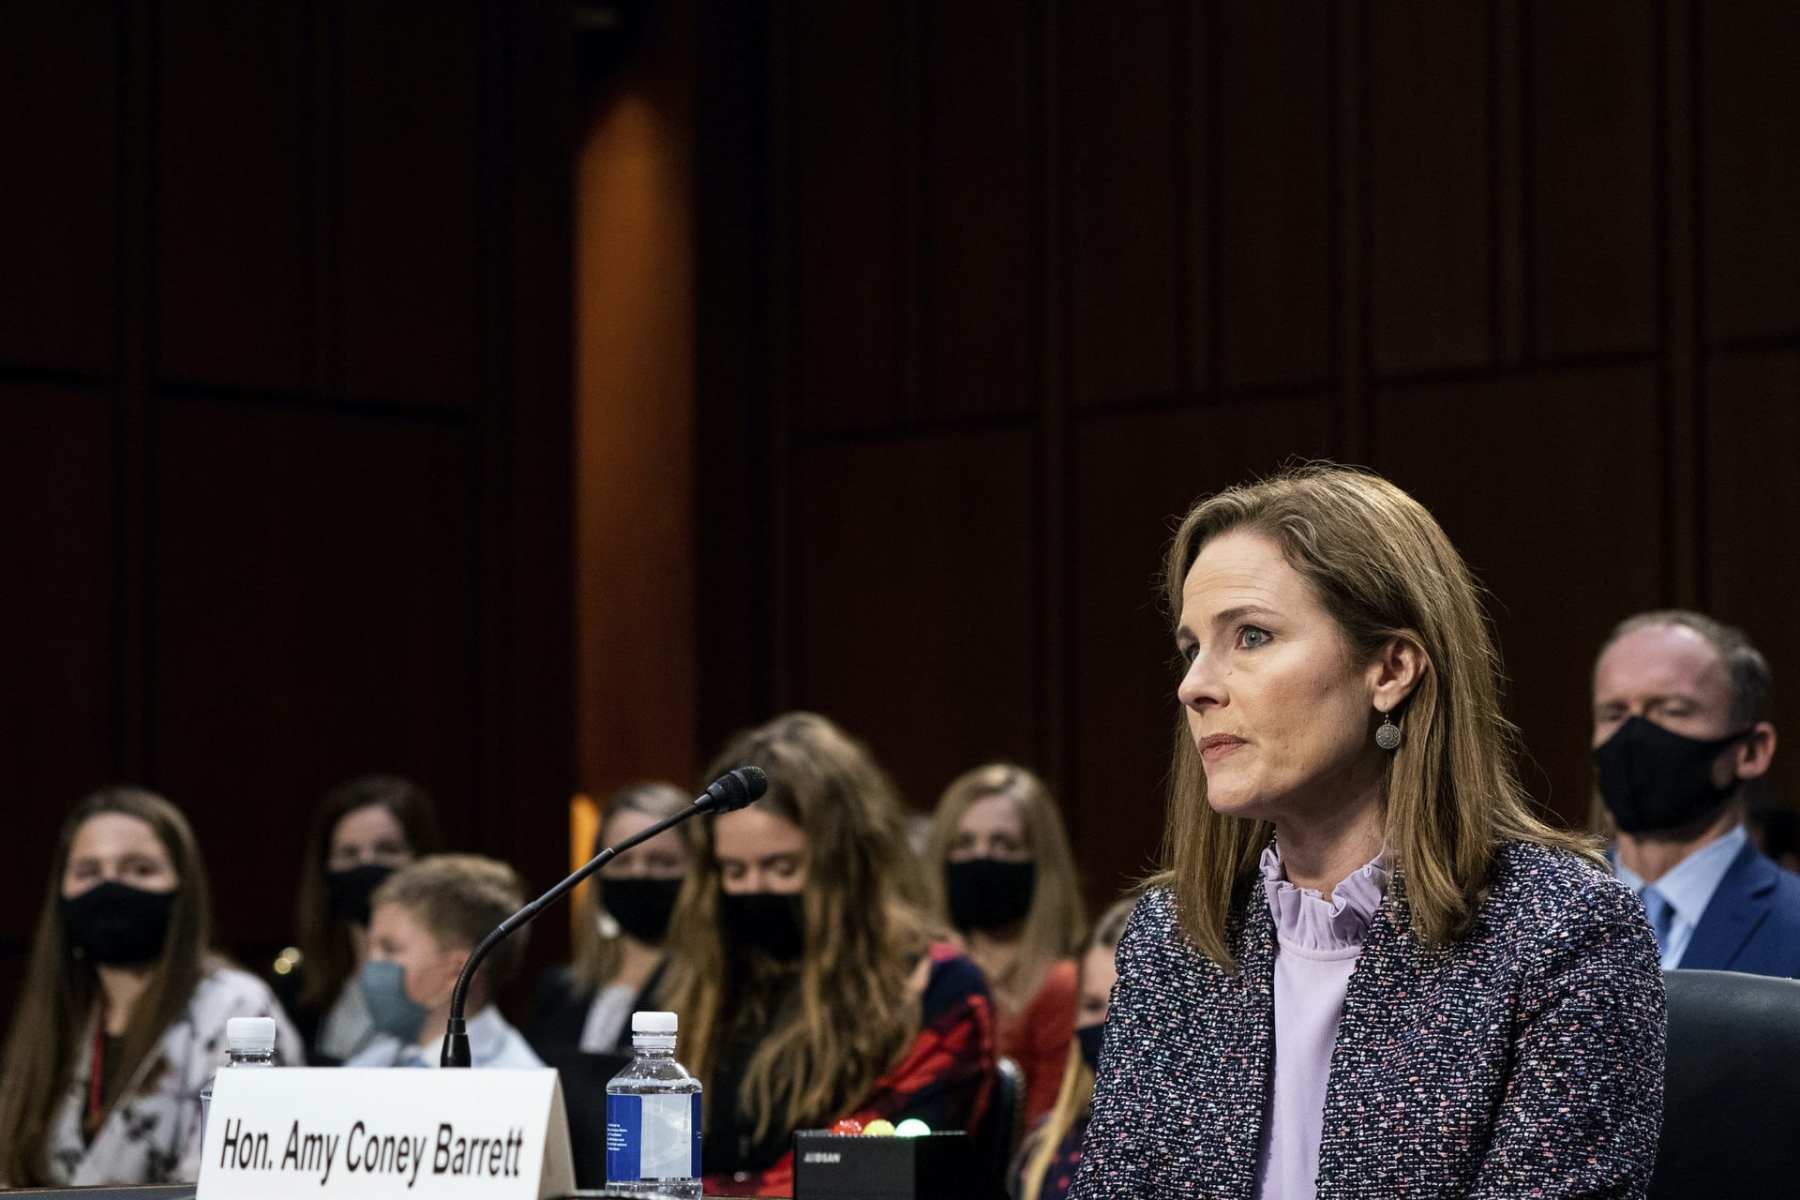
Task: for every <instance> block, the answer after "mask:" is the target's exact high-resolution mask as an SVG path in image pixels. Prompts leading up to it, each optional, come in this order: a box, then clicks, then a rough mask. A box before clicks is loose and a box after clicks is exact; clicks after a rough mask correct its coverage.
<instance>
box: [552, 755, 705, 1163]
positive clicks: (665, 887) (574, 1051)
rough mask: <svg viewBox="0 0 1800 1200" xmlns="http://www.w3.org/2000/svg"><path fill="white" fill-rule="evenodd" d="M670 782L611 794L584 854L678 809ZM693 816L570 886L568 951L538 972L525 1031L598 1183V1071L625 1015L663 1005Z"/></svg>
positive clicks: (623, 1038) (601, 1126) (622, 1039)
mask: <svg viewBox="0 0 1800 1200" xmlns="http://www.w3.org/2000/svg"><path fill="white" fill-rule="evenodd" d="M689 803H691V798H690V797H689V796H688V795H687V794H686V793H685V792H683V791H681V789H679V788H677V787H676V786H675V785H674V784H670V783H660V782H653V783H637V784H632V785H630V786H628V787H625V788H623V789H621V790H620V791H618V792H617V793H615V794H614V795H613V797H612V799H611V800H610V801H609V802H608V803H607V805H606V808H605V810H604V812H603V814H602V815H601V819H600V822H599V827H598V828H597V829H596V830H595V833H594V840H593V844H592V845H591V846H588V847H584V849H585V850H586V852H587V854H588V856H589V857H592V856H593V855H595V854H598V853H599V852H600V851H601V850H602V849H603V848H605V847H606V846H610V845H615V844H617V843H618V842H621V841H623V840H625V839H626V838H628V837H630V836H632V835H633V834H635V833H638V832H641V831H642V830H644V829H646V828H648V827H649V826H651V825H653V824H655V823H656V822H657V821H660V820H662V819H663V818H664V817H669V816H673V815H674V814H675V813H677V812H679V811H680V810H682V809H684V808H686V807H687V806H688V805H689ZM692 838H693V825H692V823H691V822H690V823H688V824H685V825H681V826H678V827H677V828H675V829H673V830H671V831H670V832H669V833H668V834H666V835H664V836H662V837H658V838H653V839H651V840H650V841H648V842H646V843H644V844H643V845H642V846H639V847H638V848H637V849H635V850H630V851H627V852H626V853H624V854H621V855H620V856H619V857H617V858H615V859H613V861H612V862H610V863H608V864H607V865H606V867H605V868H604V869H602V870H601V871H600V873H599V874H597V875H595V876H594V877H593V878H592V880H591V881H590V882H589V883H588V884H587V885H586V887H585V890H584V891H582V892H577V893H576V908H575V912H576V914H577V915H576V918H575V920H576V925H575V936H574V949H575V953H574V959H573V961H572V962H570V963H567V964H564V965H559V966H555V967H552V968H551V969H550V970H549V971H546V972H545V973H544V975H543V977H542V978H541V979H540V980H539V981H538V986H537V998H536V1001H535V1003H534V1004H533V1005H532V1010H531V1019H530V1020H529V1021H527V1022H526V1024H525V1026H524V1033H525V1038H526V1040H527V1041H528V1042H530V1043H531V1048H532V1049H533V1050H535V1051H537V1054H538V1057H539V1058H542V1059H543V1060H544V1061H545V1062H546V1063H548V1064H550V1065H551V1066H553V1067H555V1068H557V1069H558V1070H560V1071H561V1072H563V1097H564V1100H565V1101H566V1102H567V1104H568V1108H569V1128H570V1130H571V1132H572V1135H573V1136H572V1140H571V1149H572V1150H573V1151H574V1158H575V1181H576V1182H577V1183H578V1184H580V1185H581V1186H582V1187H584V1188H585V1187H592V1188H598V1187H602V1186H604V1185H605V1183H606V1153H605V1152H606V1146H605V1131H606V1111H605V1105H606V1096H605V1088H604V1086H597V1085H602V1084H604V1081H605V1080H606V1079H609V1078H611V1077H612V1076H613V1075H615V1074H617V1073H618V1071H619V1069H620V1067H621V1066H622V1065H623V1060H624V1059H625V1057H626V1056H628V1055H629V1053H630V1050H631V1014H632V1013H634V1012H637V1011H638V1010H640V1009H657V1008H660V1007H662V1006H661V1004H660V1003H658V1002H656V1001H655V1000H654V999H653V997H654V995H655V992H656V989H657V986H658V984H659V983H660V981H661V979H662V977H663V971H664V964H665V963H666V961H667V959H666V951H665V945H666V941H667V935H668V929H669V921H670V918H671V917H672V916H673V914H674V911H675V902H676V900H677V898H678V897H679V896H680V895H681V887H682V881H683V880H684V879H686V878H687V875H688V872H689V869H690V868H691V867H692V865H693V861H694V848H693V842H692Z"/></svg>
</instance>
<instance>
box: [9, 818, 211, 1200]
mask: <svg viewBox="0 0 1800 1200" xmlns="http://www.w3.org/2000/svg"><path fill="white" fill-rule="evenodd" d="M103 813H122V814H124V815H125V816H128V817H136V818H137V819H138V820H140V821H143V822H144V823H145V824H146V825H148V826H150V828H151V830H152V831H153V832H154V833H155V834H156V840H157V841H159V842H161V843H162V846H163V850H164V851H165V852H166V853H167V854H168V856H169V862H170V865H171V866H173V868H174V870H175V878H176V880H177V883H176V886H175V900H174V903H173V904H172V905H171V907H170V911H169V929H168V933H167V935H166V937H165V940H164V942H163V950H162V955H161V957H159V958H158V959H157V961H156V965H155V966H154V967H153V968H152V970H151V975H150V983H149V986H148V987H147V988H145V990H144V992H143V994H142V995H141V996H140V997H139V998H138V1001H137V1004H136V1006H135V1007H134V1008H133V1009H132V1011H131V1021H130V1023H129V1024H128V1025H127V1026H126V1029H125V1034H124V1037H123V1039H122V1041H121V1044H120V1051H119V1065H118V1069H117V1070H115V1071H113V1072H112V1081H111V1083H110V1084H109V1085H108V1087H107V1089H106V1092H105V1093H104V1094H103V1096H102V1097H101V1104H102V1108H101V1113H102V1115H101V1120H102V1121H104V1120H105V1117H106V1114H110V1113H111V1112H112V1110H113V1106H114V1105H116V1104H117V1103H118V1101H119V1098H120V1096H121V1095H122V1094H123V1093H124V1091H125V1089H126V1088H127V1087H128V1086H129V1085H130V1084H131V1083H132V1082H133V1080H134V1079H135V1077H136V1076H137V1074H138V1068H139V1067H140V1066H141V1065H142V1064H143V1062H144V1059H145V1058H146V1057H147V1056H148V1055H149V1054H150V1053H151V1052H152V1051H153V1050H154V1049H155V1048H156V1044H157V1042H158V1041H159V1040H160V1039H161V1038H162V1035H163V1031H164V1030H166V1029H168V1028H169V1026H171V1025H173V1024H174V1023H175V1022H176V1021H177V1020H179V1019H180V1017H181V1015H182V1013H183V1012H185V1011H186V1009H187V1006H188V1002H189V1000H191V999H192V998H193V995H194V989H195V988H196V987H197V986H198V985H199V983H200V979H201V977H202V976H203V975H205V973H206V970H207V967H208V957H209V956H208V947H209V946H210V944H211V940H212V900H211V893H210V891H209V889H208V887H207V882H206V865H205V863H204V862H202V861H201V858H200V848H199V844H198V843H197V842H196V841H195V840H194V831H193V829H192V828H190V827H189V825H188V822H187V818H186V817H184V816H182V815H181V810H179V809H177V808H176V807H175V806H174V805H173V804H170V803H169V802H168V801H167V800H164V799H163V798H162V797H161V796H158V795H156V794H155V793H154V792H148V791H144V790H143V789H140V788H131V787H110V788H105V789H102V790H101V791H98V792H94V793H93V794H92V795H89V796H87V797H86V798H85V799H83V800H82V801H81V802H80V803H79V804H77V805H76V806H75V808H74V809H73V810H72V811H71V812H70V813H69V815H68V817H67V818H66V819H65V820H64V821H63V825H62V832H61V833H60V834H59V835H58V837H57V841H56V851H55V853H54V854H53V855H52V857H51V859H50V878H49V880H48V881H47V883H46V884H45V886H44V902H43V906H42V907H41V908H40V909H39V910H38V920H37V932H36V933H35V935H34V936H33V938H32V944H31V962H30V965H29V966H28V967H27V968H26V971H25V985H24V987H23V988H22V989H21V990H20V992H19V1006H18V1008H17V1010H16V1011H15V1012H14V1013H13V1021H12V1031H11V1033H10V1034H9V1035H8V1036H7V1039H6V1065H5V1068H4V1070H3V1071H0V1177H4V1179H5V1180H6V1182H7V1185H8V1186H9V1187H27V1186H30V1185H33V1184H51V1183H54V1182H55V1180H54V1179H53V1178H52V1177H51V1176H50V1173H49V1164H48V1163H47V1162H46V1161H45V1158H44V1151H45V1148H46V1145H47V1143H48V1141H49V1135H50V1122H51V1120H52V1119H53V1117H54V1115H55V1112H56V1107H57V1105H58V1104H60V1103H61V1102H62V1099H63V1094H64V1093H65V1092H66V1091H67V1090H68V1086H69V1078H70V1073H71V1071H72V1070H73V1068H74V1066H75V1063H76V1060H77V1057H78V1055H79V1054H80V1053H81V1052H82V1050H83V1049H85V1047H86V1045H87V1037H88V1036H89V1035H90V1034H91V1033H92V1031H93V1025H92V1022H93V1021H95V1020H97V1019H98V1016H99V1014H98V1006H99V1003H100V977H99V975H98V974H96V973H95V970H94V967H93V964H91V963H89V962H88V961H87V960H86V959H84V958H81V957H79V956H77V955H76V953H75V950H74V947H73V946H72V945H71V944H70V942H69V939H68V935H67V933H66V932H65V930H64V929H63V922H62V882H63V874H64V872H65V871H66V870H67V868H68V865H69V853H70V850H71V848H72V847H73V845H74V843H75V835H76V833H77V832H78V831H79V830H80V829H81V826H82V824H83V823H84V822H86V821H87V820H89V819H90V818H92V817H97V816H100V815H101V814H103Z"/></svg>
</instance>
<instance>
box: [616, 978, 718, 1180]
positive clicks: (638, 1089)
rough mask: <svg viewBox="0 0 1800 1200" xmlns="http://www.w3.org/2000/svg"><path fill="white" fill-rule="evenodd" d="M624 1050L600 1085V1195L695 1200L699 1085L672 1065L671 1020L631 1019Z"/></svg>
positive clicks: (659, 1015)
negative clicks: (628, 1051)
mask: <svg viewBox="0 0 1800 1200" xmlns="http://www.w3.org/2000/svg"><path fill="white" fill-rule="evenodd" d="M631 1046H632V1052H633V1055H634V1057H633V1058H632V1060H631V1065H630V1066H628V1067H626V1068H625V1069H624V1070H623V1071H620V1072H619V1073H618V1074H617V1075H614V1076H613V1077H612V1079H611V1081H610V1082H608V1083H607V1085H606V1186H607V1189H608V1190H609V1191H612V1192H615V1193H617V1194H619V1195H621V1196H666V1197H679V1198H680V1200H698V1197H699V1195H700V1081H699V1080H698V1079H695V1078H694V1077H693V1076H692V1075H689V1074H688V1073H687V1068H686V1067H684V1066H682V1065H681V1064H680V1063H678V1062H676V1061H675V1014H674V1013H667V1012H641V1013H633V1014H632V1015H631Z"/></svg>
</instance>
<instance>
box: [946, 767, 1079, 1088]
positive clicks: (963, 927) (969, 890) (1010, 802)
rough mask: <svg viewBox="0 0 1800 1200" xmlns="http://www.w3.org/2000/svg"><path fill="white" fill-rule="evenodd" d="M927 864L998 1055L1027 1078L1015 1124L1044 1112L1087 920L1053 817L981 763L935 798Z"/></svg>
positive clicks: (1017, 775) (1065, 1044)
mask: <svg viewBox="0 0 1800 1200" xmlns="http://www.w3.org/2000/svg"><path fill="white" fill-rule="evenodd" d="M925 861H926V862H927V863H929V864H930V872H929V877H928V879H927V883H928V884H929V885H930V887H931V888H932V892H933V895H934V898H935V900H936V904H937V910H938V915H939V917H940V918H942V919H943V920H945V921H948V922H949V923H950V925H951V926H952V927H953V928H954V929H955V930H956V931H957V932H958V934H960V935H961V937H962V938H963V941H964V943H965V944H966V945H967V946H968V947H969V955H970V957H971V958H973V959H974V960H975V965H976V966H978V967H980V968H981V971H982V974H984V975H986V976H987V980H988V987H989V988H990V989H991V990H992V992H993V994H994V1002H995V1005H996V1007H997V1008H998V1010H999V1013H998V1016H999V1036H1000V1042H999V1045H1000V1053H1001V1054H1002V1055H1004V1056H1005V1057H1007V1058H1010V1059H1012V1060H1013V1061H1014V1062H1016V1063H1018V1064H1019V1066H1020V1068H1021V1069H1022V1070H1023V1071H1024V1072H1025V1088H1026V1092H1025V1120H1026V1121H1027V1122H1028V1123H1029V1122H1032V1121H1036V1120H1037V1119H1038V1118H1039V1117H1041V1116H1043V1115H1044V1114H1045V1113H1046V1112H1048V1111H1049V1110H1050V1105H1051V1103H1052V1102H1053V1101H1054V1100H1055V1099H1056V1089H1057V1087H1058V1085H1059V1084H1060V1083H1061V1081H1062V1070H1063V1061H1064V1060H1065V1059H1066V1058H1068V1055H1069V1039H1070V1038H1071V1037H1073V1036H1074V1030H1075V961H1074V959H1073V958H1071V957H1070V955H1072V954H1073V953H1074V952H1075V949H1076V948H1077V947H1078V946H1079V945H1080V944H1081V939H1082V933H1083V926H1084V924H1085V914H1084V913H1083V912H1082V903H1081V890H1080V887H1079V885H1078V883H1077V880H1076V876H1075V860H1074V858H1073V856H1072V855H1070V853H1069V839H1068V835H1067V834H1065V833H1064V832H1063V823H1062V814H1061V813H1060V812H1059V811H1058V810H1057V807H1056V801H1055V800H1053V799H1052V798H1051V796H1050V792H1049V789H1047V788H1046V787H1045V786H1044V784H1043V781H1042V780H1040V779H1039V778H1038V777H1037V776H1036V775H1033V774H1032V773H1031V772H1030V771H1027V770H1025V769H1024V768H1023V767H1016V766H1012V765H1010V764H1007V763H989V764H987V765H986V766H981V767H976V768H975V769H974V770H972V771H969V772H967V773H965V774H963V775H961V776H959V777H958V778H957V779H956V780H955V781H953V782H952V783H951V784H950V786H949V787H948V788H946V789H945V790H944V795H943V798H942V799H941V800H939V801H938V806H937V812H936V813H935V815H934V816H933V818H932V824H931V836H930V839H929V840H928V842H927V845H926V857H925Z"/></svg>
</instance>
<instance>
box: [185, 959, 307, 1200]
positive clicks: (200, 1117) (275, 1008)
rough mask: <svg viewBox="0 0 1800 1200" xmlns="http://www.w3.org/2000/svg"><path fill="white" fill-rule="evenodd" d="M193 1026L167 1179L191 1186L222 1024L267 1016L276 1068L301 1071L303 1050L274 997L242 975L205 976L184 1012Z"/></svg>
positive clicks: (221, 1056)
mask: <svg viewBox="0 0 1800 1200" xmlns="http://www.w3.org/2000/svg"><path fill="white" fill-rule="evenodd" d="M189 1012H190V1015H191V1017H192V1019H193V1023H194V1033H195V1037H196V1039H197V1044H196V1046H195V1049H196V1050H197V1051H198V1054H197V1055H196V1058H195V1060H194V1061H193V1062H191V1063H189V1064H188V1065H187V1074H188V1076H189V1078H188V1088H187V1091H188V1093H189V1094H190V1095H191V1096H192V1101H191V1103H190V1104H188V1105H187V1107H188V1108H189V1113H188V1123H187V1126H186V1128H185V1131H184V1133H183V1135H182V1139H181V1149H180V1157H179V1160H178V1162H177V1164H176V1167H175V1171H174V1174H173V1175H172V1176H171V1177H170V1178H172V1179H177V1180H182V1181H192V1180H196V1179H198V1178H200V1152H201V1149H202V1146H201V1142H202V1139H203V1138H204V1137H205V1133H206V1127H205V1113H204V1112H203V1111H202V1110H201V1107H200V1098H199V1097H200V1089H201V1088H203V1087H205V1085H206V1081H207V1080H209V1079H211V1078H212V1075H213V1072H214V1071H216V1070H218V1068H219V1066H220V1065H221V1064H222V1063H223V1062H224V1061H225V1057H226V1053H227V1043H226V1040H225V1024H226V1022H227V1021H229V1020H231V1018H233V1017H271V1018H273V1019H274V1021H275V1061H276V1062H277V1063H278V1064H279V1065H281V1066H288V1067H303V1066H305V1065H306V1050H305V1048H304V1046H303V1045H302V1044H301V1041H300V1034H299V1032H298V1031H296V1030H295V1028H294V1025H293V1022H292V1021H289V1020H288V1015H287V1013H286V1012H285V1011H283V1010H282V1007H281V1002H280V1001H278V1000H277V999H276V998H275V993H274V992H273V991H272V990H270V988H269V986H268V985H267V984H265V983H264V982H263V981H262V980H260V979H257V978H256V977H255V976H253V975H249V974H246V973H244V972H242V971H236V970H230V971H215V972H214V973H213V974H211V975H210V976H208V977H207V986H206V987H205V989H204V992H203V993H201V994H196V996H195V999H194V1003H193V1004H192V1005H191V1006H190V1009H189Z"/></svg>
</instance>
